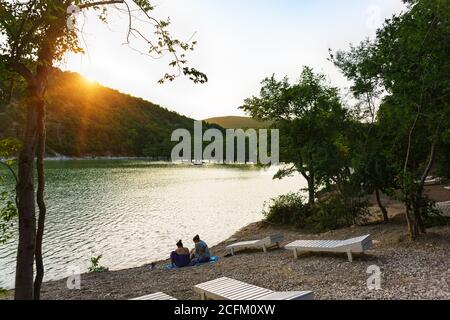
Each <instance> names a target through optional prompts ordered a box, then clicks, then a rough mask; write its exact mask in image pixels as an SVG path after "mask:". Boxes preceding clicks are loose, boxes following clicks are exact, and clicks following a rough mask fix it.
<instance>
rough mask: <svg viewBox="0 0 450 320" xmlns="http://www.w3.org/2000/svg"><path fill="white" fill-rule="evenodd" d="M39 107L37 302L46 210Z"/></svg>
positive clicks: (42, 119) (42, 121) (42, 124)
mask: <svg viewBox="0 0 450 320" xmlns="http://www.w3.org/2000/svg"><path fill="white" fill-rule="evenodd" d="M42 102H43V103H42V104H41V105H40V109H39V119H38V149H37V154H36V156H37V159H36V168H37V175H38V188H37V194H36V197H37V199H36V200H37V204H38V207H39V219H38V226H37V233H36V248H35V259H36V278H35V281H34V299H35V300H39V299H40V297H41V285H42V280H43V278H44V263H43V259H42V241H43V238H44V225H45V215H46V212H47V208H46V206H45V202H44V191H45V173H44V155H45V138H46V132H45V105H44V101H42Z"/></svg>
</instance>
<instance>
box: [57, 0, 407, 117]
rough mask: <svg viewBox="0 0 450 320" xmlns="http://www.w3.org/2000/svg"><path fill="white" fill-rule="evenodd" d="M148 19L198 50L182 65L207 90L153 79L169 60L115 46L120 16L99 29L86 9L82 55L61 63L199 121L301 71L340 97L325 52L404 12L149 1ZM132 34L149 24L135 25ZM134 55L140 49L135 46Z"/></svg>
mask: <svg viewBox="0 0 450 320" xmlns="http://www.w3.org/2000/svg"><path fill="white" fill-rule="evenodd" d="M153 4H154V5H155V6H156V8H155V10H154V11H153V16H154V17H156V18H158V19H166V18H167V17H168V16H170V19H171V21H172V23H171V25H170V31H171V33H172V34H173V35H174V36H176V37H177V38H179V39H180V40H188V39H189V38H190V37H191V36H192V35H194V38H193V40H195V41H197V42H198V44H197V46H196V48H195V51H193V52H190V53H189V54H188V60H189V64H190V66H192V67H195V68H197V69H199V70H200V71H202V72H204V73H206V74H207V76H208V79H209V81H208V83H207V84H194V83H192V82H191V81H189V80H188V79H187V78H183V77H180V78H177V79H176V80H175V81H174V82H172V83H166V84H163V85H161V84H158V83H157V81H158V80H159V79H160V78H161V77H162V76H163V75H164V73H166V72H167V71H170V68H169V67H168V63H169V62H170V60H169V59H168V58H167V57H165V58H163V59H153V58H151V57H149V56H147V55H143V54H141V53H139V52H138V51H136V50H133V49H131V48H130V47H129V46H127V45H124V42H125V38H126V31H127V27H128V19H127V16H126V15H124V14H122V13H120V12H119V11H117V10H114V9H111V10H110V14H109V18H108V23H107V24H104V23H102V22H100V21H99V20H98V19H97V18H96V15H94V14H93V13H92V12H87V13H84V14H83V15H80V16H79V17H78V19H77V24H78V27H79V28H80V29H82V32H80V36H81V40H82V41H81V42H82V45H83V46H84V47H85V49H86V53H85V54H84V55H80V54H78V55H75V54H68V55H67V56H66V57H65V59H64V61H63V62H61V65H60V67H61V68H62V69H65V70H71V71H74V72H79V73H81V74H83V75H84V76H86V77H87V78H88V79H90V80H92V81H97V82H99V83H101V84H103V85H105V86H108V87H111V88H114V89H117V90H119V91H121V92H124V93H128V94H131V95H134V96H137V97H142V98H144V99H146V100H149V101H151V102H153V103H156V104H159V105H161V106H163V107H165V108H167V109H169V110H173V111H176V112H178V113H180V114H183V115H186V116H189V117H192V118H194V119H197V120H200V119H206V118H209V117H214V116H227V115H244V113H243V112H242V111H241V110H239V109H238V107H239V106H241V105H242V104H243V101H244V99H245V98H248V97H251V96H252V95H257V94H258V92H259V89H260V82H261V80H262V79H264V78H265V77H267V76H271V75H272V74H275V75H276V76H277V77H278V78H280V79H281V78H282V77H283V76H285V75H287V76H288V77H289V78H290V79H291V80H292V81H295V80H296V79H297V78H298V76H299V74H300V71H301V68H302V66H305V65H307V66H310V67H313V68H314V70H315V71H317V72H322V73H325V74H326V75H327V76H328V77H329V81H330V82H331V83H332V84H333V85H335V86H338V87H340V88H341V89H342V91H343V92H344V93H345V90H346V88H347V87H348V82H347V81H346V80H345V79H344V77H343V76H342V75H341V74H340V73H339V71H338V70H337V69H336V68H335V67H334V66H333V64H332V63H330V62H329V61H327V57H328V49H329V48H331V49H332V50H333V51H335V50H338V49H347V48H348V46H349V44H350V43H354V44H357V43H359V42H360V41H362V40H364V39H365V38H367V37H371V38H373V37H374V35H375V32H376V29H377V27H379V26H381V25H382V23H383V21H384V19H385V18H388V17H390V16H391V15H392V14H394V13H399V12H401V11H402V10H404V5H403V3H402V2H401V1H400V0H157V1H154V2H153ZM136 25H137V26H138V27H139V28H140V30H141V29H142V30H144V31H146V30H150V31H151V30H152V29H151V28H152V26H151V25H148V24H144V23H141V22H139V21H138V20H136ZM132 46H133V48H134V49H138V50H139V51H141V52H145V46H144V45H143V44H142V43H139V42H136V41H132Z"/></svg>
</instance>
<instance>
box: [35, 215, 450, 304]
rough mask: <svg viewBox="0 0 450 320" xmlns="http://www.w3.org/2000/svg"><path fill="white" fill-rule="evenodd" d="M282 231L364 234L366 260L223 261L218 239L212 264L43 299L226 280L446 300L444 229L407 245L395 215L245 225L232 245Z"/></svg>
mask: <svg viewBox="0 0 450 320" xmlns="http://www.w3.org/2000/svg"><path fill="white" fill-rule="evenodd" d="M280 232H281V233H283V234H284V237H285V241H284V243H283V244H287V243H288V242H290V241H293V240H296V239H335V238H336V239H345V238H347V237H352V236H359V235H363V234H368V233H370V234H371V235H372V237H373V239H374V246H373V248H372V249H371V250H369V251H368V252H367V254H366V255H360V256H355V259H354V262H353V263H350V262H348V261H347V258H346V255H345V254H303V255H300V257H299V259H298V260H294V258H293V254H292V253H291V252H290V251H287V250H284V249H273V250H270V251H269V252H268V253H267V254H264V253H262V252H259V251H242V252H239V253H238V254H237V255H236V256H234V257H225V250H224V247H225V246H226V245H227V244H228V243H229V242H230V241H225V242H223V243H221V244H219V245H218V246H216V247H214V248H212V251H213V254H215V255H218V256H220V259H219V261H218V262H217V263H215V264H211V265H204V266H199V267H193V268H185V269H179V270H170V271H167V270H163V269H162V266H163V265H164V264H165V263H167V262H166V261H162V262H159V263H157V268H156V270H153V271H150V269H149V266H143V267H139V268H133V269H126V270H120V271H112V272H106V273H99V274H84V275H82V277H81V289H80V290H68V289H67V288H66V281H65V280H60V281H54V282H47V283H45V284H44V286H43V290H42V297H43V298H44V299H130V298H134V297H139V296H142V295H146V294H149V293H154V292H157V291H162V292H165V293H167V294H170V295H172V296H174V297H176V298H178V299H186V300H191V299H198V296H197V295H196V294H195V292H194V291H193V286H194V285H195V284H198V283H201V282H205V281H209V280H212V279H215V278H218V277H222V276H227V277H231V278H234V279H237V280H242V281H245V282H248V283H252V284H255V285H259V286H263V287H266V288H269V289H272V290H278V291H288V290H311V291H314V293H315V298H316V299H333V300H334V299H446V300H448V299H450V288H449V281H450V269H449V268H450V250H449V249H450V227H448V226H446V227H434V228H431V229H429V232H428V235H426V236H425V237H423V238H421V239H420V240H419V241H417V242H414V243H413V242H411V241H410V240H409V238H408V236H407V233H406V226H405V224H404V221H403V219H401V218H400V217H398V218H396V219H394V220H393V221H391V222H390V223H388V224H372V225H368V226H357V227H351V228H346V229H341V230H336V231H331V232H328V233H324V234H321V235H311V234H304V233H301V232H300V231H295V230H291V229H287V228H281V227H276V226H271V225H268V224H266V223H262V222H261V223H256V224H252V225H250V226H248V227H246V228H244V229H242V230H241V231H239V232H238V233H236V234H235V235H234V236H233V237H232V238H231V240H232V241H233V240H234V239H236V240H248V239H255V238H256V239H258V238H262V237H264V236H266V235H270V234H273V233H280ZM370 265H377V266H379V267H380V269H381V274H382V276H381V279H382V280H381V290H378V291H375V290H372V291H371V290H369V289H368V288H367V279H368V277H369V274H367V268H368V267H369V266H370Z"/></svg>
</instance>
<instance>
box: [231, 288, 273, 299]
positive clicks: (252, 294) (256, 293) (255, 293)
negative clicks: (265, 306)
mask: <svg viewBox="0 0 450 320" xmlns="http://www.w3.org/2000/svg"><path fill="white" fill-rule="evenodd" d="M271 293H273V291H272V290H269V289H264V288H258V289H253V290H251V291H249V292H245V293H241V294H235V295H231V296H229V297H230V300H254V299H257V298H259V297H263V296H266V295H268V294H271Z"/></svg>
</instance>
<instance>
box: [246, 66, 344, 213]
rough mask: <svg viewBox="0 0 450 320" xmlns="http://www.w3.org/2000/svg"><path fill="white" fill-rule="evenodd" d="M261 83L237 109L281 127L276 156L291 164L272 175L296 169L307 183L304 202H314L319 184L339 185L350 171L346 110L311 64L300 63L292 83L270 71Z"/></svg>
mask: <svg viewBox="0 0 450 320" xmlns="http://www.w3.org/2000/svg"><path fill="white" fill-rule="evenodd" d="M261 84H262V88H261V91H260V95H259V97H252V98H249V99H246V100H245V102H244V105H243V106H242V107H241V108H242V109H243V110H244V111H246V112H247V113H248V114H250V115H251V116H252V117H253V118H255V119H258V120H262V121H268V122H271V123H272V124H273V127H275V128H279V129H280V153H281V154H280V158H281V159H283V161H285V162H287V163H292V164H293V165H292V166H290V167H287V168H284V169H282V170H280V171H279V172H278V173H277V174H276V175H275V177H274V178H279V179H281V178H283V177H285V176H288V175H290V174H292V173H293V172H295V171H298V172H299V173H300V174H301V175H302V176H303V177H304V178H305V179H306V181H307V182H308V194H309V197H308V202H309V204H310V205H313V204H314V203H315V198H316V191H317V189H318V187H319V186H320V185H321V184H330V183H336V184H339V182H342V181H343V180H345V179H346V178H345V177H348V173H349V170H348V164H349V158H348V149H347V147H346V145H347V142H346V137H345V134H343V132H345V125H346V118H347V112H346V110H345V109H344V108H343V107H342V105H341V101H340V97H339V93H338V90H337V89H336V88H334V87H331V86H328V85H327V84H326V83H325V76H324V75H322V74H316V73H314V72H313V70H312V69H311V68H309V67H304V68H303V71H302V73H301V76H300V79H299V80H298V82H297V83H295V84H292V85H291V84H289V81H288V79H287V78H286V77H285V78H284V79H283V80H282V81H277V80H276V79H275V77H274V76H272V77H271V78H266V79H264V80H263V81H262V83H261Z"/></svg>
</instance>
